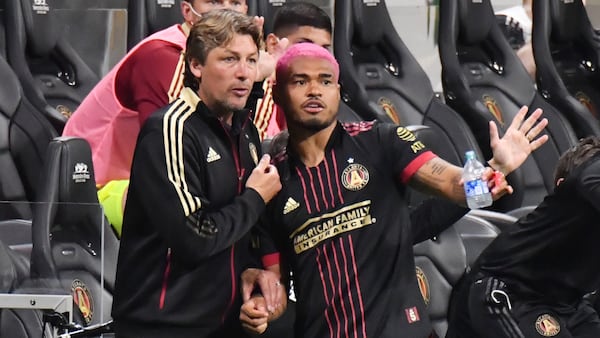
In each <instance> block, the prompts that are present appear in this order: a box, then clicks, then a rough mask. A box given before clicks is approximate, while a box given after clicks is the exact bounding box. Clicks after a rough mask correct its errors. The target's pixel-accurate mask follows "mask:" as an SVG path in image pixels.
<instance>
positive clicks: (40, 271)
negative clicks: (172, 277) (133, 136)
mask: <svg viewBox="0 0 600 338" xmlns="http://www.w3.org/2000/svg"><path fill="white" fill-rule="evenodd" d="M46 159H47V160H46V162H45V164H44V169H43V174H44V182H45V183H44V185H43V187H42V191H41V194H40V197H39V199H38V201H39V202H38V203H37V204H36V207H35V209H34V215H33V223H32V237H33V249H32V252H31V275H32V278H35V279H42V280H46V279H49V280H58V281H60V284H61V285H62V287H63V289H64V290H67V291H68V292H73V296H74V301H75V305H76V306H74V308H75V309H79V310H80V311H79V312H77V311H76V313H79V315H80V316H79V324H81V325H83V326H88V325H92V324H99V323H103V322H106V321H108V320H109V319H110V309H111V303H112V291H113V287H114V277H115V271H116V263H117V252H118V247H119V243H118V240H117V237H116V234H115V233H114V232H113V231H112V229H111V226H110V224H109V223H108V222H107V221H105V218H104V213H103V212H102V209H101V207H100V205H99V204H98V198H97V195H96V184H95V180H94V171H93V165H92V157H91V150H90V147H89V144H88V143H87V142H86V141H85V140H84V139H80V138H72V137H59V138H56V139H54V140H53V141H52V142H51V143H50V145H49V146H48V152H47V156H46ZM103 244H104V245H103ZM77 305H78V306H77Z"/></svg>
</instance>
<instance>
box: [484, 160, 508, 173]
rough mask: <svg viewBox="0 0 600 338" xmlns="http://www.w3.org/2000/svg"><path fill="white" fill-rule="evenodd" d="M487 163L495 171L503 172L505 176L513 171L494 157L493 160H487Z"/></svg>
mask: <svg viewBox="0 0 600 338" xmlns="http://www.w3.org/2000/svg"><path fill="white" fill-rule="evenodd" d="M487 165H488V166H489V167H490V168H492V169H493V170H494V171H499V172H500V173H502V174H503V175H504V176H506V175H508V174H510V173H511V172H512V170H511V169H510V168H508V167H506V166H502V165H500V164H499V163H497V162H496V161H495V160H494V158H492V159H491V160H489V161H488V162H487Z"/></svg>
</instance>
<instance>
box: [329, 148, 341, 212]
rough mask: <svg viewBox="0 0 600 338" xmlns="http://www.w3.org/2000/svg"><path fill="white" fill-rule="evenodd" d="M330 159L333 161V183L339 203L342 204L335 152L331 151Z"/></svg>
mask: <svg viewBox="0 0 600 338" xmlns="http://www.w3.org/2000/svg"><path fill="white" fill-rule="evenodd" d="M331 158H332V159H333V169H334V171H335V183H336V184H337V190H338V196H339V197H340V203H341V204H344V198H343V197H342V190H341V188H340V175H339V172H338V168H337V160H336V158H335V150H333V149H331Z"/></svg>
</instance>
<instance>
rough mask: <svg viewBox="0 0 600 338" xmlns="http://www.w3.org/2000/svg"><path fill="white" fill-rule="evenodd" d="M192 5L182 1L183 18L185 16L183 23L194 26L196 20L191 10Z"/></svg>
mask: <svg viewBox="0 0 600 338" xmlns="http://www.w3.org/2000/svg"><path fill="white" fill-rule="evenodd" d="M191 5H192V3H191V2H188V1H184V0H182V1H181V4H180V6H181V16H183V21H185V22H187V23H188V24H190V25H193V24H194V18H195V15H194V13H193V12H192V10H191V9H190V6H191Z"/></svg>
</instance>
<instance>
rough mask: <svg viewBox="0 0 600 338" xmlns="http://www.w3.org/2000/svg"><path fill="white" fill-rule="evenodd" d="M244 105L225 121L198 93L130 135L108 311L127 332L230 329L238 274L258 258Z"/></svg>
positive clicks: (220, 332) (234, 325)
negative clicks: (254, 250) (129, 159)
mask: <svg viewBox="0 0 600 338" xmlns="http://www.w3.org/2000/svg"><path fill="white" fill-rule="evenodd" d="M260 155H261V151H260V141H259V138H258V133H257V131H256V128H255V127H254V125H253V124H252V123H251V121H250V116H249V114H248V113H246V112H237V113H235V114H234V117H233V122H232V126H231V127H229V126H224V125H223V124H222V123H221V122H220V121H219V120H218V119H217V118H216V117H214V116H213V115H212V113H211V112H210V111H209V110H208V108H207V107H206V106H205V105H204V103H202V102H200V101H199V98H198V97H197V95H196V94H195V93H194V92H193V91H192V90H190V89H188V88H186V89H184V93H183V94H182V95H181V97H180V98H179V99H177V100H176V101H174V102H173V103H172V104H170V105H168V106H167V107H165V108H163V109H161V110H159V111H157V112H156V113H154V114H153V115H152V116H151V117H150V118H149V119H148V121H147V122H146V123H145V125H144V126H143V128H142V131H141V133H140V135H139V138H138V141H137V146H136V150H135V155H134V159H133V166H132V171H131V181H130V186H129V192H128V197H127V205H126V208H125V215H124V222H123V235H122V238H121V247H120V252H119V260H118V265H117V276H116V282H115V291H114V299H113V308H112V315H113V318H114V320H115V327H116V330H117V333H118V334H121V335H122V336H126V337H129V336H131V337H196V338H200V337H239V336H241V335H242V334H241V331H240V324H239V309H240V305H241V300H240V295H239V277H240V274H241V272H242V271H243V270H244V269H245V268H247V267H251V266H257V263H256V261H255V260H254V259H253V258H252V257H251V255H250V252H251V248H250V236H249V231H250V229H251V227H252V226H253V225H254V224H255V223H256V222H257V220H258V218H259V215H260V214H261V213H262V211H263V210H264V208H265V204H264V201H263V200H262V198H261V197H260V195H259V194H258V193H257V192H256V191H255V190H253V189H247V188H245V183H246V180H247V178H248V176H249V175H250V173H251V172H252V170H253V168H254V167H255V166H256V162H257V161H258V160H259V159H260Z"/></svg>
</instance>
